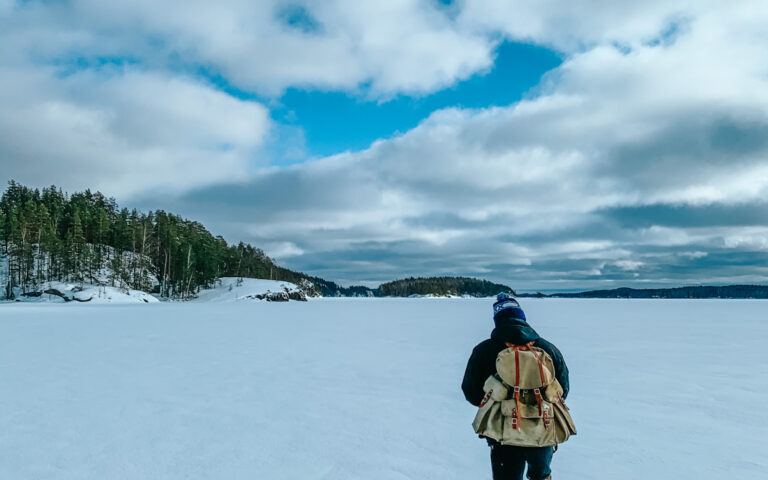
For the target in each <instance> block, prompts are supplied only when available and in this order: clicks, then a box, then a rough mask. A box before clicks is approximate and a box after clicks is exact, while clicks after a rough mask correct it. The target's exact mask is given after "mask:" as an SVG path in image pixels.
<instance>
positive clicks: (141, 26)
mask: <svg viewBox="0 0 768 480" xmlns="http://www.w3.org/2000/svg"><path fill="white" fill-rule="evenodd" d="M12 15H13V16H12V17H11V18H10V19H9V21H8V22H7V27H8V28H9V29H10V32H8V33H6V34H5V35H4V37H5V38H6V39H12V41H13V43H14V44H15V45H18V46H20V47H21V48H22V49H23V50H25V51H28V52H34V55H36V56H38V57H41V58H48V59H55V58H61V57H66V56H67V55H77V56H85V57H105V56H123V55H130V56H132V57H133V58H137V59H139V60H140V61H142V62H143V63H146V64H151V65H155V66H163V65H164V66H181V67H185V66H191V67H193V68H194V67H197V66H204V67H208V68H210V69H212V70H214V71H215V72H216V73H219V74H221V75H222V76H224V77H225V78H226V79H227V80H228V81H230V82H232V83H233V84H235V85H237V86H239V87H241V88H243V89H246V90H249V91H251V90H255V91H258V92H260V93H262V94H266V95H278V94H279V93H280V92H281V91H282V90H284V89H285V88H287V87H289V86H299V87H311V88H319V89H330V90H347V91H354V90H357V89H358V88H360V87H362V86H363V85H365V86H367V88H366V90H367V91H368V93H369V94H370V95H372V96H374V97H387V96H392V95H395V94H399V93H408V94H424V93H428V92H432V91H435V90H436V89H439V88H442V87H445V86H448V85H452V84H454V83H455V82H456V81H457V80H459V79H464V78H467V77H469V76H470V75H472V74H473V73H475V72H477V71H479V70H483V69H487V68H489V67H490V66H491V65H492V61H493V56H492V50H493V47H494V46H495V44H496V42H495V41H494V40H492V39H490V38H489V36H488V35H485V34H482V33H476V32H472V31H469V30H467V29H464V28H463V27H462V26H461V25H459V24H457V23H456V22H455V21H453V20H452V19H451V18H450V17H449V16H448V15H447V14H446V12H445V11H443V10H442V9H440V8H437V6H436V5H434V4H432V3H430V2H421V1H417V0H405V1H395V2H359V1H355V0H329V1H325V2H310V1H303V0H299V1H293V2H284V1H279V0H260V1H250V0H248V1H246V0H225V1H219V2H215V3H211V2H203V1H189V0H184V1H181V0H170V1H165V2H154V1H145V0H139V1H136V0H131V1H126V0H116V1H111V2H99V1H92V0H74V1H71V2H66V3H63V4H55V5H48V4H36V3H33V4H29V5H17V7H16V9H15V10H14V13H13V14H12ZM35 30H45V33H46V35H33V34H32V32H33V31H35Z"/></svg>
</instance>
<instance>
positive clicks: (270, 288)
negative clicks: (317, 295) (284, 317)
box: [192, 277, 306, 303]
mask: <svg viewBox="0 0 768 480" xmlns="http://www.w3.org/2000/svg"><path fill="white" fill-rule="evenodd" d="M301 299H303V300H306V295H305V294H304V292H303V291H302V290H301V289H300V288H299V287H298V286H296V285H294V284H293V283H290V282H281V281H277V280H262V279H257V278H236V277H224V278H221V279H219V280H218V281H217V282H216V285H215V286H214V287H213V288H209V289H204V290H201V291H200V292H198V294H197V295H196V298H194V299H193V300H192V301H193V302H206V303H210V302H236V301H240V300H269V301H287V300H301Z"/></svg>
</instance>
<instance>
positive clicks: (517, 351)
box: [515, 347, 520, 387]
mask: <svg viewBox="0 0 768 480" xmlns="http://www.w3.org/2000/svg"><path fill="white" fill-rule="evenodd" d="M518 385H520V348H519V347H515V386H516V387H517V386H518Z"/></svg>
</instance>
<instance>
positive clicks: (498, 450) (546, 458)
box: [491, 445, 554, 480]
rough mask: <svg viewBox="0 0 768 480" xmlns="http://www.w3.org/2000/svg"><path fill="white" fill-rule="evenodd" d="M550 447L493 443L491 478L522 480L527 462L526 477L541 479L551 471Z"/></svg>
mask: <svg viewBox="0 0 768 480" xmlns="http://www.w3.org/2000/svg"><path fill="white" fill-rule="evenodd" d="M553 453H554V449H553V448H552V447H514V446H512V445H493V446H492V447H491V468H493V480H523V472H524V471H525V464H526V463H527V464H528V478H530V479H532V480H541V479H544V478H547V475H549V474H550V473H551V470H550V469H549V462H551V461H552V454H553Z"/></svg>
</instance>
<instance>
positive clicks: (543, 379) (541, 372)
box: [529, 342, 547, 387]
mask: <svg viewBox="0 0 768 480" xmlns="http://www.w3.org/2000/svg"><path fill="white" fill-rule="evenodd" d="M529 345H530V346H533V342H531V343H530V344H529ZM531 353H533V355H534V356H535V357H536V361H537V362H538V363H539V377H541V385H542V386H544V387H546V386H547V378H546V377H545V376H544V364H543V363H541V357H540V356H539V354H538V353H536V350H534V349H533V348H531Z"/></svg>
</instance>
